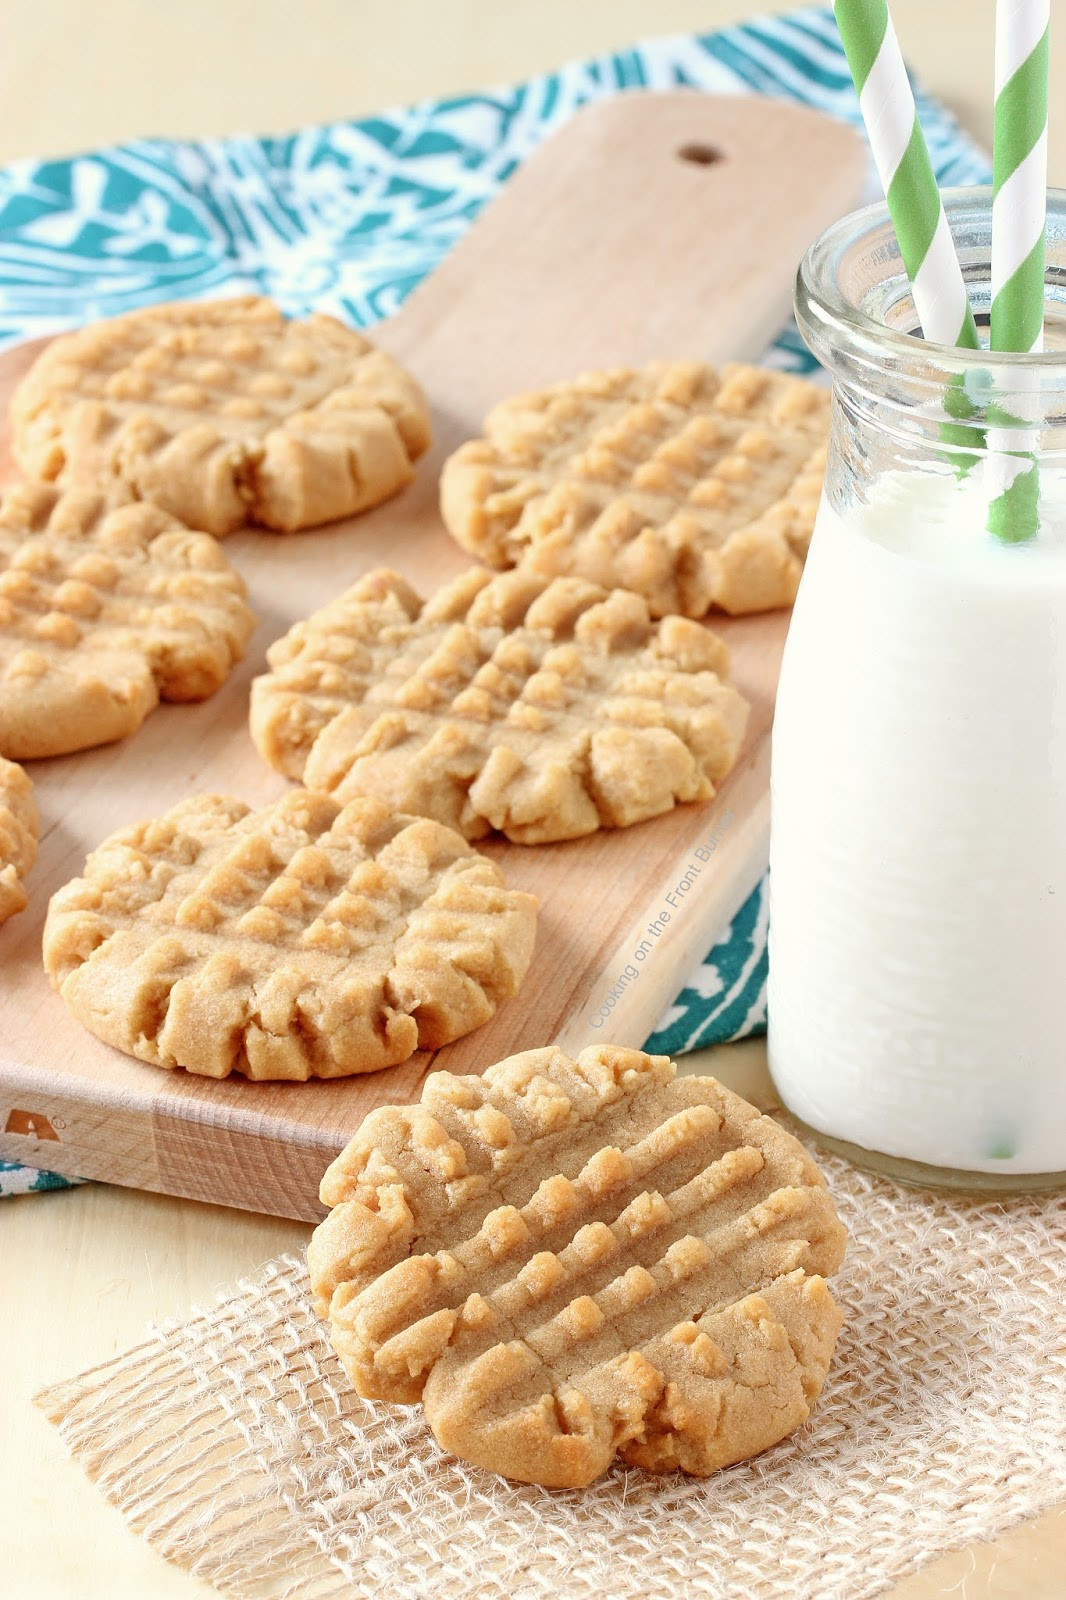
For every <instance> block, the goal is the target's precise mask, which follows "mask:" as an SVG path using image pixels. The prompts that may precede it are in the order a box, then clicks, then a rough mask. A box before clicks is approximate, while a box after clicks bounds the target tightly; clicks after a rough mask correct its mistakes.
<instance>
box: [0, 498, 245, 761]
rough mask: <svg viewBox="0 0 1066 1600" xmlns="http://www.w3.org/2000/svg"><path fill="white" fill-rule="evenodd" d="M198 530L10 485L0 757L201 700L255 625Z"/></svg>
mask: <svg viewBox="0 0 1066 1600" xmlns="http://www.w3.org/2000/svg"><path fill="white" fill-rule="evenodd" d="M244 596H245V586H244V580H243V579H242V578H241V577H240V576H239V574H238V573H237V572H235V571H234V569H233V567H232V566H231V565H230V563H229V562H228V561H227V559H226V557H225V556H224V555H223V554H222V551H221V549H220V548H219V545H218V542H217V540H215V539H212V538H211V536H210V535H209V534H206V533H196V532H191V531H190V530H189V529H188V528H186V527H184V526H183V525H182V524H181V523H179V522H178V521H177V520H176V519H175V518H174V517H171V516H169V515H168V514H167V513H166V512H164V511H160V510H159V508H158V507H156V506H151V505H123V506H118V507H114V506H113V505H112V504H111V503H110V502H109V501H108V499H107V498H106V497H105V496H103V495H101V494H99V493H98V492H96V491H95V490H70V491H68V492H63V491H61V490H60V489H58V488H56V487H55V486H54V485H53V484H47V483H20V484H16V485H15V486H14V487H13V488H11V489H8V490H7V492H6V493H5V494H4V496H3V498H2V500H0V754H3V755H6V756H10V757H14V758H16V759H19V760H30V759H33V758H35V757H40V756H55V755H63V754H66V753H67V752H68V751H71V750H84V749H87V748H88V747H90V746H92V745H98V744H107V743H109V742H110V741H111V740H114V739H121V738H124V737H125V736H126V735H127V734H129V733H132V732H133V731H134V729H136V728H139V727H140V725H141V723H142V722H143V721H144V719H145V717H146V716H147V715H148V713H149V712H150V711H152V710H153V709H154V708H155V706H156V705H157V704H158V703H159V701H160V700H205V699H207V697H208V696H209V695H211V694H213V693H214V692H215V690H216V689H217V688H219V686H220V685H221V684H222V683H223V682H224V681H225V679H226V677H227V676H228V674H229V671H230V668H231V667H232V666H233V664H234V663H235V662H236V661H239V660H240V658H241V656H242V655H243V654H244V649H245V646H246V644H247V643H248V640H249V638H250V637H251V634H252V630H253V628H254V627H255V618H254V617H253V616H252V613H251V612H250V611H249V609H248V607H247V605H246V604H245V600H244Z"/></svg>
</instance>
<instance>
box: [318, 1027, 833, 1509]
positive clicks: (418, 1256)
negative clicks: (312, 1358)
mask: <svg viewBox="0 0 1066 1600" xmlns="http://www.w3.org/2000/svg"><path fill="white" fill-rule="evenodd" d="M674 1073H675V1068H674V1065H673V1063H672V1062H671V1061H670V1060H669V1059H668V1058H667V1057H665V1056H648V1055H644V1054H643V1052H641V1051H639V1050H622V1049H617V1048H613V1047H612V1046H610V1045H604V1046H596V1047H593V1048H591V1049H588V1050H583V1051H582V1053H581V1054H580V1055H579V1056H578V1058H577V1060H576V1061H571V1060H570V1059H569V1058H568V1057H567V1056H565V1055H563V1053H562V1052H561V1051H560V1050H556V1049H547V1050H529V1051H526V1052H525V1054H523V1055H517V1056H512V1057H511V1058H510V1059H509V1060H507V1061H501V1062H500V1063H499V1065H497V1066H494V1067H490V1068H489V1070H488V1071H487V1072H486V1073H485V1075H484V1077H480V1078H478V1077H464V1078H459V1077H454V1076H452V1074H451V1073H447V1072H437V1073H433V1074H432V1075H431V1076H430V1077H429V1078H427V1079H426V1083H425V1087H424V1089H423V1092H422V1101H421V1104H419V1105H414V1106H385V1107H383V1108H381V1109H380V1110H377V1111H372V1112H371V1113H370V1115H369V1116H368V1117H367V1118H366V1120H365V1121H364V1123H363V1125H362V1127H361V1128H360V1130H359V1132H358V1133H357V1134H356V1136H355V1138H354V1139H353V1140H352V1141H351V1143H350V1144H349V1145H348V1146H347V1148H346V1149H345V1150H343V1151H342V1152H341V1154H340V1155H339V1156H338V1157H337V1159H336V1160H335V1161H334V1162H333V1164H332V1166H330V1167H329V1168H328V1169H327V1171H326V1175H325V1177H324V1178H323V1180H322V1189H321V1195H322V1200H323V1201H324V1203H325V1204H326V1205H328V1206H331V1207H332V1208H333V1209H332V1210H331V1212H330V1214H329V1216H328V1217H327V1218H326V1220H325V1222H323V1223H322V1224H321V1225H320V1227H319V1228H318V1229H317V1230H316V1232H315V1235H314V1237H313V1239H312V1241H311V1245H310V1249H309V1251H308V1265H309V1267H310V1272H311V1281H312V1286H313V1288H314V1291H315V1295H316V1298H317V1302H318V1305H319V1309H320V1310H321V1312H322V1313H323V1315H328V1317H329V1322H330V1334H331V1338H332V1341H333V1345H334V1348H335V1349H336V1351H337V1354H338V1355H339V1356H340V1359H341V1361H342V1363H343V1364H344V1368H345V1370H346V1372H347V1373H348V1375H349V1377H350V1378H351V1380H352V1382H353V1383H354V1384H355V1387H356V1389H357V1390H358V1391H359V1393H360V1394H361V1395H364V1396H366V1397H367V1398H371V1399H379V1400H391V1401H397V1402H400V1403H404V1404H407V1403H410V1402H412V1401H415V1400H418V1399H421V1400H422V1402H423V1404H424V1405H425V1409H426V1417H427V1419H428V1421H429V1424H430V1426H431V1427H432V1429H433V1432H434V1433H435V1434H436V1436H437V1439H438V1440H439V1441H440V1443H441V1444H442V1445H443V1446H444V1448H445V1449H447V1450H451V1451H452V1452H453V1453H454V1454H455V1455H457V1456H461V1457H462V1458H463V1459H464V1460H466V1461H472V1462H474V1463H476V1464H477V1465H478V1466H482V1467H488V1468H491V1469H492V1470H493V1471H495V1472H502V1473H503V1474H504V1475H505V1476H507V1477H510V1478H517V1479H520V1480H522V1481H524V1482H532V1483H542V1484H547V1485H549V1486H553V1487H560V1488H577V1487H580V1486H581V1485H583V1484H587V1483H591V1481H592V1480H593V1478H596V1477H598V1476H599V1474H600V1473H601V1472H603V1471H604V1470H605V1468H606V1467H608V1466H609V1465H610V1463H611V1461H612V1460H613V1459H614V1457H615V1456H616V1455H617V1456H619V1457H621V1459H622V1460H623V1461H627V1462H630V1463H632V1464H633V1465H636V1466H641V1467H647V1468H650V1469H651V1470H652V1471H669V1470H671V1469H673V1468H676V1467H680V1468H681V1469H682V1470H683V1471H685V1472H690V1473H695V1474H696V1475H697V1476H701V1477H702V1476H705V1475H707V1474H708V1473H711V1472H714V1471H715V1470H716V1469H717V1468H719V1467H724V1466H728V1465H729V1464H730V1463H731V1462H734V1461H742V1460H744V1459H745V1458H746V1457H748V1456H751V1455H755V1454H756V1453H757V1452H758V1451H760V1450H765V1449H767V1447H768V1446H770V1445H772V1444H776V1443H777V1442H778V1440H780V1439H783V1438H784V1437H785V1436H786V1434H789V1433H791V1432H792V1430H793V1429H794V1428H796V1427H798V1426H799V1424H800V1423H801V1422H803V1421H804V1420H805V1418H806V1417H807V1416H808V1414H809V1412H810V1409H811V1407H812V1405H813V1404H814V1401H815V1399H816V1398H817V1396H818V1393H819V1391H820V1390H821V1387H822V1384H823V1382H824V1380H825V1375H826V1372H827V1370H828V1367H829V1360H830V1357H831V1355H832V1352H833V1346H834V1343H835V1341H836V1336H837V1331H838V1329H839V1326H840V1313H839V1311H838V1310H837V1307H836V1305H835V1304H834V1302H833V1300H832V1298H831V1297H830V1294H829V1291H828V1289H827V1288H826V1285H825V1280H824V1277H823V1276H822V1274H825V1273H831V1272H833V1271H835V1270H836V1268H837V1267H838V1266H839V1265H840V1262H841V1259H842V1257H843V1253H844V1240H845V1234H844V1229H843V1227H842V1226H841V1224H840V1222H839V1221H838V1220H837V1216H836V1213H835V1211H834V1209H833V1204H832V1201H831V1200H830V1198H829V1194H828V1192H827V1190H826V1187H825V1184H824V1182H823V1180H822V1177H821V1174H820V1173H819V1172H818V1169H817V1167H816V1166H815V1165H814V1163H813V1161H811V1159H810V1158H809V1156H808V1155H807V1153H806V1152H805V1150H804V1149H803V1147H802V1145H800V1144H799V1143H798V1141H797V1140H796V1139H794V1138H793V1137H792V1136H791V1135H790V1134H788V1133H786V1132H785V1130H784V1129H783V1128H781V1127H779V1126H778V1124H777V1123H775V1122H773V1121H772V1120H771V1119H770V1118H769V1117H764V1116H760V1115H759V1113H758V1112H757V1111H756V1110H755V1109H754V1107H752V1106H750V1105H748V1104H747V1103H746V1102H745V1101H743V1100H741V1099H740V1098H739V1097H738V1096H737V1095H735V1094H731V1093H730V1092H729V1091H728V1090H727V1089H724V1088H723V1087H722V1085H721V1084H719V1083H716V1082H715V1080H714V1079H713V1078H695V1077H675V1076H674Z"/></svg>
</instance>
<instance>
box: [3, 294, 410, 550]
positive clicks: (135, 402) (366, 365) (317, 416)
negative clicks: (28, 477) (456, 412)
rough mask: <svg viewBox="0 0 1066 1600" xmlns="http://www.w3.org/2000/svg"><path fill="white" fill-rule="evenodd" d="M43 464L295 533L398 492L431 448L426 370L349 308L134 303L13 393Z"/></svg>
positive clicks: (168, 506) (184, 512)
mask: <svg viewBox="0 0 1066 1600" xmlns="http://www.w3.org/2000/svg"><path fill="white" fill-rule="evenodd" d="M11 419H12V424H13V430H14V450H15V456H16V459H17V461H18V462H19V465H20V466H21V467H22V468H23V469H24V471H26V472H27V473H32V474H33V475H34V476H35V477H40V478H47V479H49V480H55V479H58V480H59V481H61V482H63V483H65V484H74V483H81V484H85V483H89V484H93V485H96V486H100V485H103V486H105V487H116V488H118V489H121V490H122V491H124V492H125V493H126V494H127V495H129V496H131V497H132V498H133V499H136V500H151V501H154V503H155V504H156V505H159V506H162V507H163V508H164V509H165V510H167V511H170V512H172V513H173V514H174V516H176V517H180V518H181V520H182V521H183V522H186V523H188V524H189V525H190V527H195V528H205V529H206V530H207V531H208V532H209V533H214V534H225V533H230V532H232V531H233V529H234V528H239V527H241V526H242V524H244V523H246V522H253V523H260V524H262V525H263V526H264V527H267V528H275V529H277V530H279V531H281V532H291V531H293V530H295V529H297V528H308V527H313V526H316V525H317V524H318V523H322V522H332V521H334V520H335V519H336V518H338V517H349V516H353V515H354V514H355V513H356V512H359V511H365V510H368V509H369V507H371V506H376V505H377V504H378V503H379V502H380V501H382V500H386V499H388V497H389V496H390V495H393V494H395V493H396V492H397V490H399V489H402V488H403V487H404V486H405V485H406V484H407V483H409V482H410V481H411V478H412V477H413V475H414V470H413V463H414V462H415V461H416V460H417V459H418V457H419V456H420V455H422V453H423V452H424V451H425V450H426V449H427V448H428V446H429V440H430V429H429V412H428V409H427V406H426V401H425V396H424V395H423V393H422V390H421V389H420V388H419V386H418V384H417V383H416V382H415V380H414V378H412V377H411V375H410V374H409V373H408V372H405V371H404V369H403V368H402V367H401V366H400V365H399V363H398V362H396V361H394V360H393V359H392V357H391V356H388V355H386V354H385V353H384V351H382V350H376V349H375V348H374V346H373V345H372V344H371V343H370V341H369V340H368V339H365V338H364V337H363V335H362V334H361V333H356V332H355V330H354V329H353V328H348V327H345V325H344V324H343V323H342V322H338V321H337V320H336V318H335V317H330V316H326V315H323V314H316V315H314V316H312V317H309V318H307V320H306V321H302V322H297V321H289V320H287V319H286V318H285V317H283V316H282V314H281V312H280V311H279V310H278V308H277V306H275V305H274V304H273V302H272V301H270V300H266V299H263V298H261V297H259V296H257V295H246V296H243V297H241V298H238V299H232V300H213V301H198V302H180V303H175V304H172V305H163V306H149V307H148V308H146V309H145V310H142V311H131V312H129V313H127V314H126V315H125V316H121V317H115V318H114V319H113V320H112V321H109V322H98V323H94V324H93V325H92V326H91V327H87V328H82V329H80V330H79V331H78V332H76V333H70V334H65V335H63V336H61V337H60V338H58V339H55V340H54V341H53V342H52V343H51V344H50V345H49V346H48V347H47V349H46V350H45V351H44V352H43V354H42V355H41V356H40V357H39V358H38V360H37V362H36V364H35V365H34V366H33V368H32V369H31V371H30V372H29V373H28V374H27V376H26V377H25V378H24V379H23V381H22V383H21V384H20V385H19V387H18V389H17V391H16V392H15V395H14V397H13V399H12V402H11Z"/></svg>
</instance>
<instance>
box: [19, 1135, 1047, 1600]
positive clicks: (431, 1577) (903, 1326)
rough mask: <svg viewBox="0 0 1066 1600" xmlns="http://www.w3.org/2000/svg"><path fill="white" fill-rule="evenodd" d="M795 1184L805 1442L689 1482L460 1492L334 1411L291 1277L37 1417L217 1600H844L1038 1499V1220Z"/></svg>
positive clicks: (395, 1439) (157, 1337)
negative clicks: (816, 1352) (810, 1382)
mask: <svg viewBox="0 0 1066 1600" xmlns="http://www.w3.org/2000/svg"><path fill="white" fill-rule="evenodd" d="M822 1164H823V1167H824V1168H825V1170H826V1171H827V1174H828V1177H829V1181H830V1184H831V1186H832V1188H833V1191H834V1194H835V1197H836V1200H837V1203H838V1205H839V1207H840V1210H841V1214H842V1215H843V1217H844V1220H845V1222H846V1223H847V1225H848V1227H849V1229H850V1231H851V1236H852V1237H851V1245H850V1249H849V1252H848V1258H847V1261H846V1263H845V1266H844V1268H843V1270H842V1271H841V1273H840V1274H839V1276H838V1278H837V1279H836V1280H835V1290H836V1293H837V1294H838V1297H839V1298H840V1300H841V1302H842V1304H843V1306H844V1308H845V1313H846V1321H845V1325H844V1331H843V1334H842V1335H841V1340H840V1345H839V1347H838V1351H837V1355H836V1359H835V1362H834V1365H833V1369H832V1371H831V1373H830V1376H829V1381H828V1384H827V1386H826V1389H825V1392H824V1394H823V1396H822V1399H821V1401H820V1402H819V1404H818V1407H817V1409H816V1411H815V1414H814V1417H813V1418H812V1419H811V1422H810V1423H809V1424H808V1426H807V1427H806V1428H804V1429H803V1430H801V1431H800V1432H799V1433H798V1434H796V1435H795V1436H794V1437H793V1438H791V1439H789V1440H786V1441H785V1442H784V1443H783V1444H781V1445H779V1446H777V1447H776V1448H775V1449H773V1450H771V1451H768V1452H767V1454H766V1455H764V1456H762V1457H760V1458H759V1459H758V1460H757V1461H753V1462H749V1463H745V1464H743V1465H741V1466H737V1467H733V1468H731V1469H729V1470H728V1471H726V1472H722V1473H719V1474H718V1475H717V1476H716V1477H714V1478H712V1479H710V1480H708V1481H706V1482H697V1481H694V1480H691V1479H684V1478H673V1477H671V1478H654V1477H650V1476H647V1475H645V1474H643V1473H641V1472H637V1471H632V1472H627V1471H624V1470H616V1471H613V1472H611V1473H609V1474H608V1475H607V1477H605V1478H604V1479H602V1480H601V1481H600V1482H599V1483H598V1484H596V1485H595V1486H594V1487H593V1488H591V1489H589V1490H586V1491H584V1492H583V1493H572V1492H558V1491H549V1490H543V1489H537V1488H528V1487H525V1486H522V1485H514V1484H508V1483H506V1482H504V1480H503V1479H501V1478H497V1477H495V1476H493V1475H491V1474H489V1473H485V1472H481V1471H475V1470H468V1469H466V1468H465V1467H463V1466H461V1465H460V1464H458V1463H457V1462H455V1461H453V1460H451V1459H449V1458H447V1457H445V1456H443V1455H442V1454H441V1453H440V1452H439V1450H438V1449H437V1446H436V1444H435V1443H434V1440H433V1438H432V1435H431V1434H430V1433H429V1431H428V1429H427V1428H426V1426H425V1424H424V1422H423V1420H422V1414H421V1410H420V1409H419V1408H417V1407H415V1408H397V1409H395V1410H389V1409H386V1408H384V1407H380V1406H376V1405H370V1404H367V1403H365V1402H363V1401H361V1400H359V1399H357V1398H356V1397H355V1396H354V1395H352V1394H351V1393H350V1391H349V1389H348V1387H347V1384H346V1382H345V1379H344V1375H343V1373H342V1371H341V1369H340V1366H339V1364H338V1363H337V1361H336V1359H335V1357H334V1356H333V1353H332V1351H331V1350H330V1348H329V1345H328V1344H327V1342H326V1340H325V1338H324V1336H323V1332H322V1329H321V1327H320V1325H319V1323H318V1321H317V1319H316V1317H315V1315H314V1312H313V1311H312V1309H311V1306H310V1304H309V1301H308V1298H307V1292H306V1282H305V1275H304V1268H303V1265H302V1263H301V1262H299V1261H297V1260H295V1259H292V1258H286V1259H283V1260H281V1261H278V1262H274V1263H272V1264H271V1265H270V1266H268V1267H267V1268H266V1269H265V1270H264V1271H263V1272H262V1273H261V1274H260V1276H259V1277H258V1278H256V1279H254V1280H253V1281H251V1282H249V1283H244V1284H242V1285H241V1286H240V1287H239V1288H238V1289H237V1290H236V1291H235V1292H234V1293H233V1294H231V1295H229V1296H228V1297H227V1298H226V1299H225V1300H223V1301H222V1302H221V1303H220V1304H219V1305H218V1306H217V1307H216V1308H215V1309H213V1310H210V1311H207V1312H204V1313H201V1314H200V1315H198V1316H196V1317H193V1318H192V1319H190V1320H188V1321H185V1322H180V1323H174V1324H171V1325H169V1326H167V1327H164V1328H161V1329H160V1330H159V1331H158V1332H157V1333H155V1334H154V1336H153V1337H152V1338H151V1339H150V1340H149V1341H148V1342H147V1343H146V1344H143V1345H141V1346H140V1347H139V1348H138V1349H136V1350H132V1351H130V1352H129V1353H128V1354H127V1355H124V1356H120V1357H118V1358H117V1359H115V1360H114V1361H111V1362H108V1363H107V1364H105V1365H104V1366H101V1367H97V1368H95V1369H94V1370H93V1371H92V1372H88V1373H86V1374H84V1376H82V1377H81V1378H77V1379H75V1380H73V1381H72V1382H70V1383H66V1384H61V1385H59V1386H57V1387H55V1388H52V1389H49V1390H48V1391H46V1392H45V1393H44V1394H43V1395H41V1396H40V1397H39V1403H40V1404H41V1405H42V1406H43V1408H44V1409H45V1411H46V1412H47V1414H48V1415H49V1416H50V1417H51V1419H52V1420H53V1421H54V1422H56V1423H57V1424H58V1425H59V1427H60V1430H61V1431H62V1433H63V1436H64V1438H65V1439H66V1441H67V1443H68V1445H69V1447H70V1449H71V1451H72V1453H73V1455H74V1457H75V1459H76V1460H78V1461H79V1462H80V1463H81V1465H82V1466H83V1467H84V1468H85V1470H86V1471H87V1472H88V1473H89V1474H90V1476H92V1477H93V1478H95V1479H96V1480H97V1482H98V1483H99V1485H100V1487H101V1488H102V1489H103V1491H104V1493H105V1494H106V1495H107V1497H108V1498H109V1499H110V1500H111V1501H113V1502H114V1503H115V1504H116V1505H117V1506H118V1507H119V1508H120V1509H121V1510H122V1511H123V1512H124V1514H125V1516H126V1517H127V1519H128V1521H129V1522H130V1523H131V1525H132V1526H133V1527H134V1528H135V1529H137V1530H138V1531H139V1532H140V1533H142V1534H143V1535H144V1537H145V1538H146V1539H148V1540H149V1541H150V1543H151V1544H153V1545H154V1546H155V1547H156V1548H157V1549H159V1550H160V1551H162V1552H163V1554H164V1555H166V1556H168V1557H169V1558H170V1559H171V1560H172V1561H175V1562H178V1563H179V1564H180V1565H181V1566H184V1567H188V1568H190V1569H191V1570H192V1571H194V1572H195V1573H196V1574H197V1575H198V1576H200V1577H201V1578H204V1579H206V1580H208V1581H209V1582H211V1583H213V1584H215V1585H217V1587H218V1588H219V1589H220V1590H221V1591H222V1592H223V1593H224V1594H230V1595H238V1596H242V1597H253V1596H254V1597H257V1600H260V1597H265V1596H271V1597H280V1596H286V1597H292V1600H296V1597H299V1600H312V1597H314V1600H325V1597H327V1596H341V1595H343V1596H346V1597H347V1596H353V1597H354V1596H358V1597H362V1596H367V1597H370V1596H374V1597H375V1600H378V1597H381V1596H387V1597H388V1600H426V1597H427V1596H431V1597H432V1600H471V1597H478V1600H480V1597H485V1600H630V1597H632V1600H637V1597H638V1596H639V1597H640V1600H675V1597H676V1600H691V1597H693V1596H699V1597H705V1600H868V1597H872V1596H875V1595H878V1594H881V1593H882V1592H883V1591H884V1589H885V1588H886V1587H887V1586H889V1585H890V1584H891V1583H892V1581H893V1580H895V1579H898V1578H900V1577H901V1576H903V1575H904V1574H905V1573H906V1572H908V1571H909V1570H911V1569H912V1568H914V1567H916V1566H918V1565H919V1564H920V1563H922V1562H924V1561H927V1560H929V1559H930V1558H931V1557H933V1556H935V1555H938V1554H940V1553H941V1552H943V1551H946V1550H949V1549H952V1548H955V1547H957V1546H960V1545H963V1544H968V1543H970V1542H971V1541H974V1540H977V1539H981V1538H989V1537H991V1536H992V1535H994V1534H996V1533H998V1532H1000V1531H1001V1530H1003V1529H1004V1528H1005V1527H1007V1526H1008V1525H1009V1524H1010V1523H1013V1522H1016V1521H1018V1520H1019V1519H1021V1518H1024V1517H1030V1516H1034V1515H1036V1514H1037V1513H1039V1512H1040V1511H1042V1510H1044V1509H1046V1508H1048V1507H1049V1506H1051V1505H1052V1504H1053V1503H1055V1502H1056V1501H1057V1500H1060V1499H1062V1498H1063V1497H1066V1197H1060V1198H1058V1199H1036V1198H1031V1199H1019V1200H1011V1201H1008V1202H1006V1203H1002V1204H1001V1203H998V1202H995V1201H991V1200H974V1199H969V1200H968V1199H952V1198H950V1197H946V1196H930V1195H924V1194H923V1195H919V1194H912V1193H909V1192H907V1191H905V1190H902V1189H899V1188H896V1187H895V1186H894V1185H891V1184H889V1183H887V1182H882V1181H881V1180H877V1179H871V1178H867V1177H865V1176H863V1175H861V1174H858V1173H856V1172H855V1171H853V1170H852V1169H851V1168H849V1167H846V1166H845V1165H844V1164H843V1163H841V1162H839V1161H835V1160H829V1161H826V1160H825V1159H824V1158H823V1161H822Z"/></svg>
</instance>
